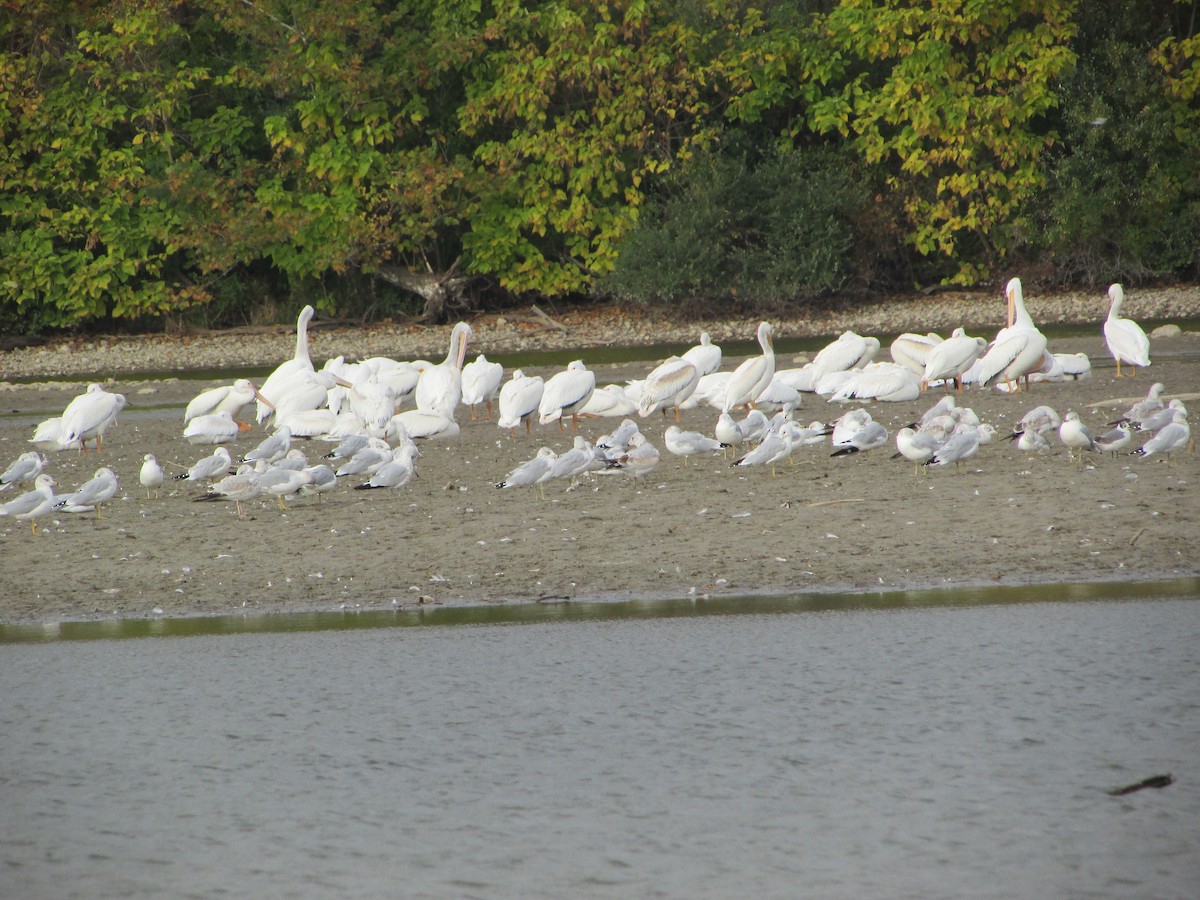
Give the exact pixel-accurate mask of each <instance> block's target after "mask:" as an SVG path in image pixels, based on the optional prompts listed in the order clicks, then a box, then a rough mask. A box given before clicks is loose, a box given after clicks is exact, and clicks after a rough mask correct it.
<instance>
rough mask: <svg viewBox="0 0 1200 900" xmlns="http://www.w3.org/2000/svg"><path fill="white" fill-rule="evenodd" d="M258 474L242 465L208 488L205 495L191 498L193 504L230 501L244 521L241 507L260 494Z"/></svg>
mask: <svg viewBox="0 0 1200 900" xmlns="http://www.w3.org/2000/svg"><path fill="white" fill-rule="evenodd" d="M258 478H259V473H258V472H256V471H255V470H254V467H253V466H251V465H243V466H241V467H239V468H238V470H237V472H235V473H234V474H233V475H226V476H225V477H224V478H222V479H221V480H220V481H217V482H214V483H213V484H210V485H209V486H208V490H207V492H206V493H203V494H201V495H200V496H199V497H193V498H192V500H193V501H194V502H203V501H210V500H232V501H233V502H234V503H235V504H236V506H237V517H238V518H239V519H244V518H245V517H246V516H245V510H244V508H243V506H242V504H244V503H245V502H246V501H247V500H253V499H254V498H255V497H257V496H258V495H259V494H261V493H262V486H261V485H260V484H259V482H258Z"/></svg>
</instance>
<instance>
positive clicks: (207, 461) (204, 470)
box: [175, 447, 233, 481]
mask: <svg viewBox="0 0 1200 900" xmlns="http://www.w3.org/2000/svg"><path fill="white" fill-rule="evenodd" d="M232 467H233V460H232V459H231V458H230V456H229V451H228V450H226V449H225V448H224V447H218V448H217V449H216V450H214V451H213V454H212V456H206V457H204V458H203V459H199V460H197V461H196V462H195V463H193V464H192V467H191V468H190V469H188V470H187V471H186V472H184V473H183V474H182V475H176V476H175V480H176V481H211V480H212V479H214V478H216V477H218V476H220V475H225V474H226V473H228V472H229V470H230V468H232Z"/></svg>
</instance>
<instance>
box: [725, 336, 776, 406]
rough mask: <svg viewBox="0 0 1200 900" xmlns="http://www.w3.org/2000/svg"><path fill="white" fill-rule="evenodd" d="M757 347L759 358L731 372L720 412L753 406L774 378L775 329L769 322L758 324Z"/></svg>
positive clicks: (748, 360)
mask: <svg viewBox="0 0 1200 900" xmlns="http://www.w3.org/2000/svg"><path fill="white" fill-rule="evenodd" d="M758 346H759V347H760V348H761V349H762V354H761V355H760V356H751V357H750V358H748V359H746V360H745V361H743V362H742V364H741V365H740V366H738V367H737V368H736V369H734V370H733V375H732V376H730V378H729V383H728V384H727V385H726V387H725V400H724V401H723V403H722V404H721V411H722V412H729V411H730V410H732V409H734V408H735V407H738V406H745V407H751V406H753V405H754V401H755V400H757V399H758V395H759V394H761V393H762V392H763V391H764V390H766V387H767V385H768V384H770V383H771V379H772V378H774V377H775V329H774V328H773V327H772V326H771V323H770V322H760V323H759V325H758Z"/></svg>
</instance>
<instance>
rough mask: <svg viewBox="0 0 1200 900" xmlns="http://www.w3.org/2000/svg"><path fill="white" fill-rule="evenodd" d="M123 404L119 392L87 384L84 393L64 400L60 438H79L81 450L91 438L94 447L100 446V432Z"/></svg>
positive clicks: (123, 399)
mask: <svg viewBox="0 0 1200 900" xmlns="http://www.w3.org/2000/svg"><path fill="white" fill-rule="evenodd" d="M124 408H125V396H124V395H123V394H110V393H109V392H108V391H106V390H104V388H103V386H102V385H99V384H90V385H88V389H87V391H86V392H85V393H83V394H80V395H79V396H78V397H76V398H75V399H73V400H72V401H71V402H70V403H68V404H67V408H66V409H64V410H63V414H62V442H63V443H64V444H71V443H73V442H75V441H78V442H79V448H80V450H81V451H83V450H86V449H87V442H88V441H92V440H94V441H95V442H96V450H97V451H100V450H103V449H104V433H105V432H106V431H107V430H108V429H109V427H110V426H111V425H112V423H113V422H115V421H116V419H117V414H118V413H119V412H120V411H121V410H122V409H124Z"/></svg>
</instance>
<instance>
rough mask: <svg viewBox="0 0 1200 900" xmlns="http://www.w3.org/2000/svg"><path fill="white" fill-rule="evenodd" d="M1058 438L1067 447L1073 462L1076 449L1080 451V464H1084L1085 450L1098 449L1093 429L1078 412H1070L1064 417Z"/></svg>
mask: <svg viewBox="0 0 1200 900" xmlns="http://www.w3.org/2000/svg"><path fill="white" fill-rule="evenodd" d="M1058 439H1059V440H1060V441H1062V442H1063V445H1064V446H1065V447H1066V448H1067V454H1068V455H1069V456H1070V458H1071V460H1072V462H1074V460H1075V451H1076V450H1078V451H1079V464H1080V465H1082V464H1083V451H1084V450H1095V449H1096V441H1095V439H1094V438H1093V437H1092V430H1091V429H1090V428H1088V427H1087V425H1085V424H1084V423H1083V422H1082V420H1080V418H1079V413H1077V412H1069V413H1067V414H1066V415H1065V416H1064V417H1063V421H1062V424H1061V425H1060V426H1058Z"/></svg>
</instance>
